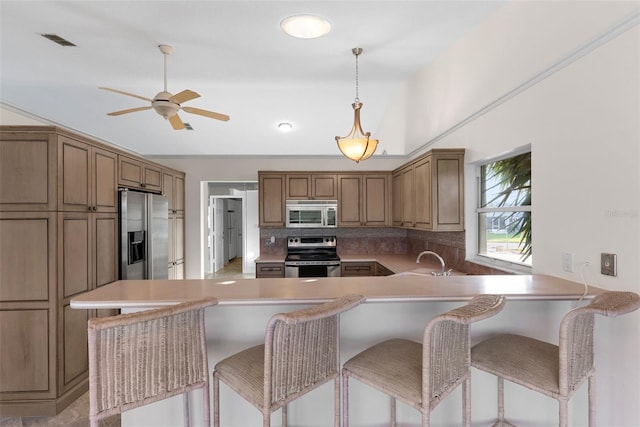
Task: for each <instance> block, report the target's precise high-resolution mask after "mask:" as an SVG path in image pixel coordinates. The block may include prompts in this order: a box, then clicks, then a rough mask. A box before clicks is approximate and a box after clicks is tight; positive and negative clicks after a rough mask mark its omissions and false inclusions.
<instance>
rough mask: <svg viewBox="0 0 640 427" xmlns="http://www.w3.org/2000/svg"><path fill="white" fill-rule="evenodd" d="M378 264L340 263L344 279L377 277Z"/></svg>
mask: <svg viewBox="0 0 640 427" xmlns="http://www.w3.org/2000/svg"><path fill="white" fill-rule="evenodd" d="M376 264H377V263H376V262H373V261H372V262H369V261H364V262H341V263H340V275H341V276H342V277H356V276H375V275H376Z"/></svg>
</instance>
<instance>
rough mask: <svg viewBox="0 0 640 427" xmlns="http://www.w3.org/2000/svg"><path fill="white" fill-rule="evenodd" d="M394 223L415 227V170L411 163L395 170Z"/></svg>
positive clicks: (395, 224)
mask: <svg viewBox="0 0 640 427" xmlns="http://www.w3.org/2000/svg"><path fill="white" fill-rule="evenodd" d="M392 180H393V184H392V186H393V201H392V204H393V209H392V215H393V225H394V226H396V227H413V226H414V211H415V208H414V206H415V192H414V170H413V165H412V164H409V165H406V166H403V167H402V168H400V169H396V170H395V171H394V172H393V178H392Z"/></svg>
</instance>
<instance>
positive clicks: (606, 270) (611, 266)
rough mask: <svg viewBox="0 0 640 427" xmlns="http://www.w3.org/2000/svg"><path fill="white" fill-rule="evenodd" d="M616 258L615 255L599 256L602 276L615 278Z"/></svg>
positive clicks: (616, 272)
mask: <svg viewBox="0 0 640 427" xmlns="http://www.w3.org/2000/svg"><path fill="white" fill-rule="evenodd" d="M617 258H618V257H617V256H616V254H607V253H601V254H600V274H604V275H605V276H617V275H618V268H617V265H616V264H617Z"/></svg>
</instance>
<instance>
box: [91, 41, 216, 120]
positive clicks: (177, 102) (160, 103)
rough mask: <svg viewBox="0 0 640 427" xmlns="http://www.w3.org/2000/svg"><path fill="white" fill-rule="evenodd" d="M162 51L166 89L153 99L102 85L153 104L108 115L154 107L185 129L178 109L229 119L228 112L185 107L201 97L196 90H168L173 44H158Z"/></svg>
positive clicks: (111, 90) (213, 117)
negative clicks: (176, 91) (168, 69)
mask: <svg viewBox="0 0 640 427" xmlns="http://www.w3.org/2000/svg"><path fill="white" fill-rule="evenodd" d="M158 49H160V52H162V54H163V55H164V90H163V91H162V92H158V94H156V96H154V97H153V99H149V98H146V97H144V96H140V95H136V94H133V93H129V92H124V91H121V90H117V89H111V88H108V87H100V88H99V89H103V90H108V91H110V92H115V93H119V94H121V95H127V96H131V97H134V98H138V99H141V100H143V101H147V102H149V103H150V104H151V105H149V106H146V107H136V108H129V109H127V110H120V111H114V112H111V113H107V115H108V116H120V115H122V114H128V113H134V112H137V111H144V110H150V109H152V108H153V109H154V110H155V111H156V113H158V114H159V115H161V116H162V117H164V118H165V119H167V120H169V123H170V124H171V127H172V128H173V129H175V130H180V129H185V125H184V122H183V121H182V119H181V118H180V116H179V115H178V111H180V110H182V111H184V112H186V113H190V114H197V115H199V116H203V117H208V118H210V119H216V120H222V121H225V122H226V121H228V120H229V116H227V115H226V114H221V113H216V112H214V111H208V110H203V109H201V108H194V107H183V106H182V105H181V104H182V103H184V102H187V101H191V100H192V99H195V98H199V97H200V95H199V94H198V93H197V92H194V91H192V90H189V89H185V90H183V91H182V92H179V93H177V94H175V95H173V94H172V93H171V92H169V91H167V56H169V55H170V54H171V52H173V48H172V47H171V46H168V45H165V44H161V45H159V46H158Z"/></svg>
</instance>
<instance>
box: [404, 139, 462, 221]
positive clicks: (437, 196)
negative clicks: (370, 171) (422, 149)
mask: <svg viewBox="0 0 640 427" xmlns="http://www.w3.org/2000/svg"><path fill="white" fill-rule="evenodd" d="M393 224H394V225H396V226H401V227H407V228H419V229H424V230H432V231H463V230H464V149H434V150H431V151H429V152H428V153H426V154H425V155H423V156H421V157H419V158H417V159H415V160H413V161H412V162H411V163H409V164H407V165H404V166H402V167H401V168H399V169H396V170H395V171H394V173H393Z"/></svg>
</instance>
